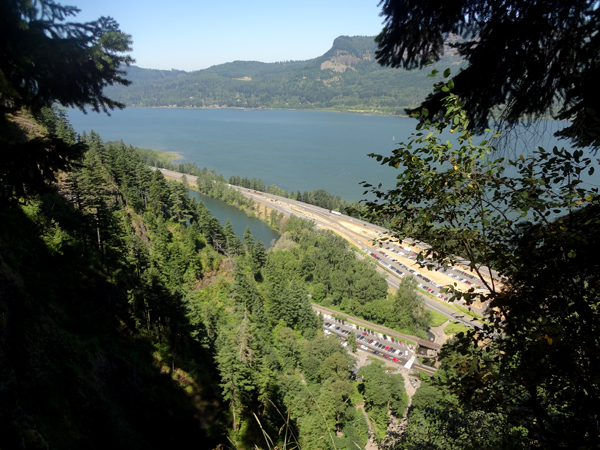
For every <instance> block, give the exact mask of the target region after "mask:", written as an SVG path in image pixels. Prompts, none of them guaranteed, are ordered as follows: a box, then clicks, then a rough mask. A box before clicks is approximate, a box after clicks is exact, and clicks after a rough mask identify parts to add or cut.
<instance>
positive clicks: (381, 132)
mask: <svg viewBox="0 0 600 450" xmlns="http://www.w3.org/2000/svg"><path fill="white" fill-rule="evenodd" d="M68 115H69V120H70V122H71V124H72V125H73V127H74V128H75V130H76V131H77V132H79V133H81V132H83V131H88V132H89V131H90V130H94V131H95V132H97V133H99V134H100V136H101V137H102V139H103V140H104V141H118V140H123V141H124V142H125V144H132V145H134V146H136V147H142V148H150V149H153V150H162V151H171V152H176V153H178V154H180V155H181V156H182V159H180V160H178V161H181V162H185V161H192V162H195V163H197V164H198V166H200V167H201V168H202V167H208V168H210V169H215V170H216V171H217V172H218V173H221V174H223V175H224V176H225V177H226V178H229V177H230V176H232V175H240V176H243V177H244V176H245V177H249V178H261V179H262V180H263V181H264V182H265V183H266V184H267V185H270V184H277V185H278V186H279V187H281V188H283V189H286V190H288V191H291V190H294V191H297V190H301V191H311V190H313V189H324V190H326V191H328V192H330V193H332V194H334V195H339V196H340V197H342V198H343V199H345V200H350V201H356V200H361V199H363V198H366V197H367V196H366V195H364V194H363V192H364V189H363V188H362V187H361V186H360V185H359V182H360V181H367V182H369V183H370V184H373V185H377V184H379V183H382V185H383V189H390V188H392V187H394V186H395V182H396V176H397V175H398V171H397V170H396V169H392V168H390V167H388V166H381V165H380V164H379V163H377V161H376V160H374V159H373V158H368V157H367V154H368V153H379V154H383V155H389V154H390V153H391V151H392V150H393V149H394V148H397V146H398V144H399V143H400V142H402V141H404V142H406V141H407V139H408V138H409V137H410V134H411V133H412V132H414V130H415V125H416V121H415V120H413V119H408V118H398V117H387V116H376V115H361V114H344V113H335V112H324V111H286V110H252V111H246V110H241V109H177V108H155V109H153V108H128V109H125V110H122V111H114V112H112V113H111V116H107V115H106V114H95V113H88V114H83V113H81V112H80V111H78V110H70V111H69V112H68ZM538 123H539V124H540V126H539V127H537V129H536V130H534V131H536V132H529V133H525V132H524V131H523V132H519V133H514V134H515V135H516V136H518V137H520V138H522V137H523V136H527V137H528V138H527V140H526V139H521V140H520V141H517V145H516V148H515V149H513V153H514V154H516V155H519V154H527V153H528V152H529V151H530V150H528V149H535V148H537V146H543V147H545V148H547V149H549V148H552V146H554V145H558V146H561V144H563V143H562V142H559V141H557V140H556V139H555V138H553V137H552V133H553V131H555V129H556V128H557V126H558V124H557V122H550V121H542V122H538ZM453 137H455V135H450V134H448V135H447V136H444V135H443V136H442V138H443V139H444V140H445V139H450V140H452V139H451V138H453ZM475 142H479V139H476V141H475ZM176 162H177V161H176ZM598 172H599V173H597V174H595V175H594V177H593V178H594V180H595V181H594V180H591V178H592V177H586V176H584V181H588V182H592V183H596V184H600V180H598V179H597V178H598V177H599V176H600V171H598ZM586 178H590V179H589V180H588V179H586ZM203 201H205V203H207V206H208V203H210V204H211V206H209V209H211V210H213V212H214V214H215V215H216V216H217V217H218V218H219V220H221V222H222V223H223V224H224V223H225V220H226V219H227V217H230V219H231V221H232V224H233V225H234V228H236V231H237V232H239V230H240V229H241V232H242V233H243V231H244V229H245V228H246V225H247V224H249V223H250V222H248V220H251V219H249V218H248V217H247V216H246V215H245V214H244V213H241V212H239V211H237V210H236V209H235V208H233V207H230V206H229V205H225V204H222V202H220V201H219V200H213V199H208V198H203ZM236 211H237V213H239V215H236ZM234 217H235V219H234ZM255 220H256V222H254V225H253V226H251V229H252V232H253V233H256V234H259V232H258V227H261V226H262V227H266V225H264V224H263V223H262V222H260V221H259V220H258V219H255ZM255 228H256V230H255ZM255 237H259V236H256V235H255ZM260 238H261V240H262V241H263V242H264V243H265V244H268V243H269V242H270V241H271V239H272V237H270V236H269V237H267V235H264V236H260Z"/></svg>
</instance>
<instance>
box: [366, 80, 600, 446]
mask: <svg viewBox="0 0 600 450" xmlns="http://www.w3.org/2000/svg"><path fill="white" fill-rule="evenodd" d="M448 75H449V74H448V73H446V76H448ZM451 87H452V83H451V80H449V81H448V82H447V83H444V84H443V85H441V86H440V89H441V90H442V91H445V92H449V94H448V95H447V96H446V98H445V99H444V104H443V106H444V109H445V111H447V112H446V114H445V116H444V117H443V119H442V120H441V121H440V122H436V121H431V120H430V119H429V118H428V113H427V111H422V112H421V118H422V123H421V124H419V125H418V126H417V132H416V133H413V135H412V136H411V137H410V139H408V141H407V142H406V143H401V144H399V148H398V149H395V150H394V151H393V152H392V155H391V156H388V157H381V156H379V157H378V158H379V159H380V160H381V162H382V164H388V165H390V166H392V167H395V168H399V167H400V166H402V168H403V172H402V173H401V174H400V175H399V176H398V183H397V187H396V188H395V189H392V190H391V191H389V192H385V193H381V192H377V193H376V195H377V197H378V198H383V199H385V200H384V202H383V203H381V204H380V203H378V202H371V203H370V207H371V208H372V210H373V211H374V212H375V213H376V214H383V215H386V216H387V217H392V218H393V223H394V227H393V228H394V231H395V232H396V234H398V235H399V237H400V238H404V237H406V236H410V237H411V238H413V239H416V240H418V241H421V242H427V244H428V246H427V248H426V249H424V250H423V251H422V252H421V254H419V258H418V259H419V261H420V262H421V264H422V265H423V266H429V267H430V268H435V267H439V266H445V265H454V264H457V263H458V262H459V261H460V262H461V264H463V265H466V266H468V267H469V268H470V270H471V271H472V272H473V273H474V274H476V275H477V276H478V277H479V279H480V283H481V284H482V285H483V286H485V288H486V290H485V291H482V292H479V293H476V292H475V291H474V289H471V290H470V292H467V293H462V292H459V291H457V290H454V289H453V288H450V291H451V292H452V294H453V299H458V298H463V299H465V300H466V301H467V302H471V301H473V300H474V299H475V298H478V299H479V300H480V301H482V302H487V303H488V304H489V308H490V309H489V316H488V321H489V322H490V324H489V325H488V324H484V325H483V327H482V328H476V329H474V330H470V331H469V332H467V333H458V335H457V336H456V337H455V339H454V340H453V341H451V342H449V343H448V344H446V345H445V346H444V347H443V348H442V351H441V353H440V358H441V361H442V363H443V364H444V366H445V367H446V368H447V369H448V370H447V374H448V375H447V377H445V378H443V379H438V380H437V381H436V382H437V383H439V386H440V387H441V388H442V389H445V390H447V391H449V392H451V393H453V394H454V395H455V396H456V398H457V399H458V400H457V402H458V405H459V406H458V407H455V406H452V405H449V406H448V408H449V409H450V410H452V411H453V414H455V413H456V414H455V416H454V417H455V420H454V421H453V422H450V421H448V420H446V419H444V418H443V417H444V415H443V414H442V415H441V416H440V417H438V419H439V421H437V422H436V423H437V425H435V426H436V427H438V428H437V430H438V432H442V430H445V431H444V432H446V431H448V430H451V431H452V432H453V433H454V432H457V430H458V428H459V427H461V426H466V425H468V424H469V423H474V422H472V419H473V417H475V416H480V417H493V418H494V421H495V423H496V425H497V426H498V428H497V430H499V435H498V437H497V439H496V440H495V442H496V444H495V446H496V448H507V447H511V446H513V447H514V445H515V440H516V442H518V445H520V446H526V447H529V448H559V447H563V446H576V447H580V448H591V447H596V446H598V445H599V444H600V414H598V413H597V412H596V410H597V408H595V403H596V402H597V398H599V397H600V383H599V382H598V377H597V373H598V370H599V369H600V342H599V341H598V338H597V336H598V335H599V333H600V308H599V305H600V289H599V286H600V279H599V274H600V271H599V269H600V263H599V261H598V258H597V252H596V250H595V249H596V248H598V246H599V245H600V242H598V236H600V235H599V231H600V228H599V227H600V196H599V195H598V188H597V187H594V185H590V184H586V183H585V182H584V181H583V180H582V177H583V176H584V175H588V176H589V175H591V174H593V173H594V171H595V170H596V168H597V167H596V166H597V165H598V163H597V162H596V163H594V162H593V161H592V159H591V158H589V157H586V156H585V155H584V152H583V151H582V150H576V151H567V150H565V149H558V148H554V149H553V150H552V152H547V151H545V150H544V149H541V148H540V149H538V150H536V151H534V152H533V153H532V154H530V155H528V156H526V157H525V156H522V155H521V156H520V157H518V158H516V159H514V160H510V159H508V158H497V157H496V155H495V152H496V149H495V148H494V147H493V146H491V145H490V143H489V142H487V141H484V142H482V143H480V144H476V143H474V134H473V132H472V131H471V127H470V126H469V124H470V122H469V119H468V117H469V115H468V114H467V112H466V111H465V110H464V106H463V103H462V101H461V100H460V99H459V97H458V96H457V95H455V94H453V93H452V92H451ZM448 127H452V131H453V132H454V133H457V134H458V145H456V146H455V145H453V144H452V143H451V142H449V141H444V140H442V139H440V137H439V133H440V132H441V131H442V130H443V129H445V128H448ZM489 155H493V156H489ZM375 191H377V189H375ZM588 411H593V412H592V413H589V412H588ZM445 417H448V415H447V414H446V415H445ZM460 418H462V421H461V420H459V419H460ZM498 421H499V422H498ZM484 422H486V421H481V422H477V423H478V424H479V425H476V426H481V427H484V426H485V423H484ZM477 433H479V434H481V433H483V428H479V429H478V431H477ZM477 433H472V436H474V437H476V436H477ZM515 433H516V434H515ZM463 438H464V436H462V437H461V439H463ZM471 439H474V438H473V437H472V438H471ZM456 442H458V441H456ZM474 443H476V441H473V442H471V446H475V444H474ZM462 447H465V446H462Z"/></svg>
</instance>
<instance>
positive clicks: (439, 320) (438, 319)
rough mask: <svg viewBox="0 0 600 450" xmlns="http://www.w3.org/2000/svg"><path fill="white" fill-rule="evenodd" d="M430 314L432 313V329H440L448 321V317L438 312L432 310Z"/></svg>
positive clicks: (430, 324) (430, 321)
mask: <svg viewBox="0 0 600 450" xmlns="http://www.w3.org/2000/svg"><path fill="white" fill-rule="evenodd" d="M429 312H430V313H431V319H430V320H429V326H430V327H439V326H440V325H442V324H443V323H444V322H446V321H447V320H448V318H447V317H446V316H444V315H443V314H440V313H439V312H437V311H432V310H430V311H429Z"/></svg>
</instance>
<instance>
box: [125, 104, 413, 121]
mask: <svg viewBox="0 0 600 450" xmlns="http://www.w3.org/2000/svg"><path fill="white" fill-rule="evenodd" d="M125 108H131V109H232V110H240V111H317V112H331V113H339V114H360V115H363V116H385V117H397V118H400V119H410V116H408V115H406V114H400V115H398V114H388V113H385V112H382V111H377V110H372V111H367V110H350V111H340V110H337V109H329V108H301V109H298V108H268V107H266V106H265V107H258V108H244V107H237V106H218V105H211V106H173V105H168V106H125Z"/></svg>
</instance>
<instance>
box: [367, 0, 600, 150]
mask: <svg viewBox="0 0 600 450" xmlns="http://www.w3.org/2000/svg"><path fill="white" fill-rule="evenodd" d="M382 4H383V6H382V16H384V17H385V21H384V23H385V26H384V28H383V30H382V31H381V33H380V34H379V35H378V36H377V38H376V42H377V43H378V44H379V49H378V50H377V52H376V57H377V60H378V61H379V63H380V64H383V65H389V66H392V67H400V66H402V67H404V68H406V69H412V68H415V67H419V66H420V67H423V66H424V65H427V64H429V62H430V60H432V59H433V60H435V61H437V60H439V59H440V57H441V56H442V55H443V54H444V38H446V37H447V36H448V35H449V34H450V33H455V34H457V35H460V36H462V38H463V39H459V40H458V41H456V42H454V43H450V47H452V48H454V49H456V50H457V51H458V54H459V55H461V56H462V57H463V58H465V59H466V61H467V62H468V65H467V67H465V68H463V69H462V70H461V71H460V72H459V73H458V74H457V75H456V76H455V77H454V78H453V79H452V84H453V85H454V92H455V93H456V94H457V95H459V96H460V98H461V100H462V101H463V102H464V105H465V108H466V111H467V115H468V117H469V119H470V126H471V127H472V128H474V129H475V130H478V131H483V130H484V129H485V128H487V126H488V120H489V119H490V118H493V119H495V120H498V119H499V120H501V121H504V122H505V123H506V125H508V126H513V125H516V124H517V123H518V121H519V120H520V119H522V118H523V117H534V118H539V117H543V116H544V115H552V116H553V117H555V118H557V119H561V120H571V119H573V121H572V123H571V124H570V125H569V126H566V127H565V128H563V129H562V130H560V131H559V132H558V134H559V135H561V136H564V137H567V138H569V139H570V140H571V142H572V143H573V144H574V145H576V146H580V147H584V146H588V145H591V146H594V147H596V148H598V147H599V146H600V120H599V117H598V115H599V113H598V112H597V111H598V104H600V90H599V89H597V87H596V83H597V80H598V78H600V58H598V55H600V40H598V38H597V36H598V34H599V33H600V9H599V8H598V3H597V2H596V1H595V0H567V1H564V0H560V1H558V0H557V1H548V2H530V1H527V0H512V1H496V0H477V1H470V2H467V1H464V2H439V1H435V0H429V1H425V2H418V3H417V2H411V1H407V0H383V2H382ZM444 97H445V92H443V91H441V90H437V91H435V92H434V93H433V94H431V95H430V96H429V97H428V98H427V100H426V101H425V102H424V103H423V104H422V105H421V107H425V108H427V109H428V111H429V114H430V115H433V116H435V118H436V119H440V118H441V117H443V115H444V113H445V111H447V109H446V108H445V106H444V103H443V98H444ZM557 105H558V106H557ZM420 110H421V108H417V109H416V110H413V111H411V112H412V113H414V112H417V111H420Z"/></svg>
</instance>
